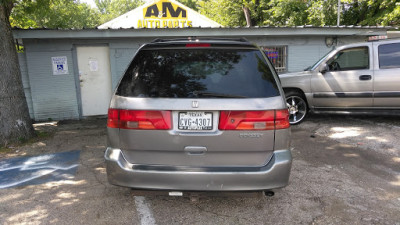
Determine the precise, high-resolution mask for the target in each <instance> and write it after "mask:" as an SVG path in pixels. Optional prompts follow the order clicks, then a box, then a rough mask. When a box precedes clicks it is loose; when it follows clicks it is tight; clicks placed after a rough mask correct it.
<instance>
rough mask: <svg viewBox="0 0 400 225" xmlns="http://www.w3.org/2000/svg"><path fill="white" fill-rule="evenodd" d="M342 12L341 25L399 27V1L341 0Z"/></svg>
mask: <svg viewBox="0 0 400 225" xmlns="http://www.w3.org/2000/svg"><path fill="white" fill-rule="evenodd" d="M342 1H343V3H344V6H345V7H344V9H345V10H344V12H343V19H342V21H341V23H342V24H345V25H353V24H357V25H371V26H376V25H383V26H399V25H400V1H399V0H375V1H371V0H342Z"/></svg>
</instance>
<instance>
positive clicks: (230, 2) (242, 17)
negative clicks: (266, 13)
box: [198, 0, 265, 27]
mask: <svg viewBox="0 0 400 225" xmlns="http://www.w3.org/2000/svg"><path fill="white" fill-rule="evenodd" d="M263 5H265V4H262V3H260V0H212V1H208V0H203V1H198V10H199V12H200V13H201V14H203V15H205V16H207V17H208V18H210V19H212V20H215V21H216V22H218V23H220V24H221V25H223V26H231V27H234V26H246V25H252V26H256V25H262V23H263V8H262V7H263ZM246 15H247V20H246Z"/></svg>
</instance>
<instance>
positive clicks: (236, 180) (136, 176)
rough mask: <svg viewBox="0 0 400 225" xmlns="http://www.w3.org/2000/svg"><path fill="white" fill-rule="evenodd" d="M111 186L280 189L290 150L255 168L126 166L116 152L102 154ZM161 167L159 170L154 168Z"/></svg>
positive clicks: (286, 174)
mask: <svg viewBox="0 0 400 225" xmlns="http://www.w3.org/2000/svg"><path fill="white" fill-rule="evenodd" d="M105 159H106V164H107V177H108V181H109V182H110V183H111V184H114V185H118V186H125V187H132V188H139V189H154V190H187V191H250V190H269V189H275V188H282V187H284V186H286V185H287V184H288V181H289V175H290V169H291V165H292V155H291V152H290V150H278V151H274V154H273V156H272V158H271V160H270V161H269V162H268V163H267V164H266V165H265V166H262V167H256V168H242V167H241V168H235V167H223V168H220V167H218V168H215V170H213V168H208V167H207V168H196V169H194V168H186V169H185V168H179V167H176V168H175V169H174V168H171V167H169V168H162V167H157V166H153V167H152V166H149V167H147V166H140V165H139V166H138V165H133V164H130V163H129V162H128V161H126V159H125V158H124V155H123V153H122V151H121V150H120V149H114V148H107V150H106V152H105ZM157 168H161V169H157Z"/></svg>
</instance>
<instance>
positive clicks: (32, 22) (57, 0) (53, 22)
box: [10, 0, 100, 28]
mask: <svg viewBox="0 0 400 225" xmlns="http://www.w3.org/2000/svg"><path fill="white" fill-rule="evenodd" d="M99 21H100V14H99V12H98V10H96V9H92V8H91V7H90V6H89V5H87V4H84V3H80V2H79V1H74V0H16V5H15V7H14V9H13V11H12V13H11V18H10V22H11V26H16V27H20V28H29V27H33V28H41V27H46V28H93V27H96V26H97V25H98V24H99Z"/></svg>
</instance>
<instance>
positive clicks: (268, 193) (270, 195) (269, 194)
mask: <svg viewBox="0 0 400 225" xmlns="http://www.w3.org/2000/svg"><path fill="white" fill-rule="evenodd" d="M264 195H265V196H267V197H272V196H274V195H275V192H273V191H271V190H266V191H264Z"/></svg>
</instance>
